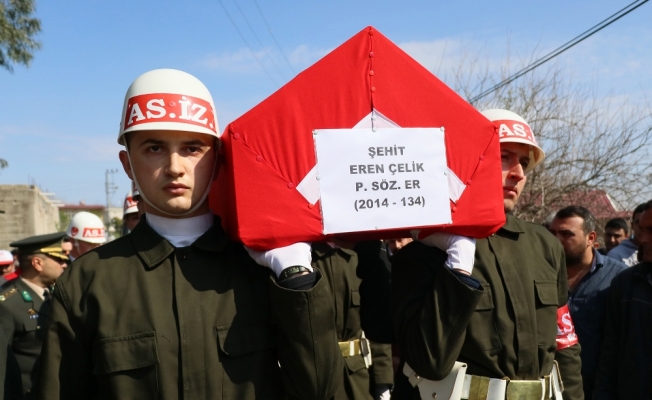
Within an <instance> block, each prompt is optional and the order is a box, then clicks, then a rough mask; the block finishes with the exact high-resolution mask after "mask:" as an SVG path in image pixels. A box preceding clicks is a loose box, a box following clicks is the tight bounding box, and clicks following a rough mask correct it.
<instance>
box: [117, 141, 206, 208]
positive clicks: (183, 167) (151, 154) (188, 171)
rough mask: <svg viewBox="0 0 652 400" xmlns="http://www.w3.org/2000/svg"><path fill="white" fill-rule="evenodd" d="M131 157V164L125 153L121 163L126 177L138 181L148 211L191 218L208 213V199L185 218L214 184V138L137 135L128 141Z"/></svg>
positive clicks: (121, 155)
mask: <svg viewBox="0 0 652 400" xmlns="http://www.w3.org/2000/svg"><path fill="white" fill-rule="evenodd" d="M129 155H130V157H131V165H130V163H129V158H128V157H127V153H126V152H124V151H122V152H120V161H121V162H122V165H123V167H124V169H125V172H126V173H127V175H129V177H130V178H131V179H134V176H135V178H136V180H137V181H138V184H139V185H140V189H141V191H142V194H144V197H145V199H146V200H147V201H143V202H142V203H143V206H144V209H145V211H146V212H148V213H151V214H154V215H160V216H164V217H168V218H170V217H172V218H174V216H177V215H178V216H179V218H189V217H193V216H197V215H202V214H205V213H207V212H208V211H209V208H208V200H206V199H205V200H204V201H203V202H202V204H201V205H200V206H199V207H198V208H197V209H196V210H195V211H194V212H193V213H191V214H188V215H184V214H185V213H186V212H187V211H188V210H190V209H191V208H193V207H194V206H195V205H196V204H197V203H199V202H200V201H201V199H202V197H203V195H204V193H205V192H206V190H207V189H208V187H209V185H210V184H211V177H212V176H213V170H214V168H215V160H216V152H215V141H214V138H213V137H212V136H209V135H204V134H200V133H194V132H181V131H139V132H134V133H133V134H132V136H131V137H130V138H129ZM148 202H150V203H151V204H148ZM152 205H154V206H155V207H156V208H158V209H159V210H162V211H163V212H164V213H161V212H159V211H158V210H157V209H156V208H154V207H152Z"/></svg>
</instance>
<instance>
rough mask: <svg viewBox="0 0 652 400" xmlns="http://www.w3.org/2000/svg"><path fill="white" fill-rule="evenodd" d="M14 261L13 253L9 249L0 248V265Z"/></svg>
mask: <svg viewBox="0 0 652 400" xmlns="http://www.w3.org/2000/svg"><path fill="white" fill-rule="evenodd" d="M13 262H14V255H13V254H11V252H10V251H9V250H0V265H9V264H12V263H13Z"/></svg>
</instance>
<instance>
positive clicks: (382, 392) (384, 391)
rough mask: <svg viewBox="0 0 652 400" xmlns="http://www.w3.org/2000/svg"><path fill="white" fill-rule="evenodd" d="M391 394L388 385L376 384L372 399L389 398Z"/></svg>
mask: <svg viewBox="0 0 652 400" xmlns="http://www.w3.org/2000/svg"><path fill="white" fill-rule="evenodd" d="M391 396H392V392H390V390H389V386H388V385H376V395H375V396H374V400H389V399H390V398H391Z"/></svg>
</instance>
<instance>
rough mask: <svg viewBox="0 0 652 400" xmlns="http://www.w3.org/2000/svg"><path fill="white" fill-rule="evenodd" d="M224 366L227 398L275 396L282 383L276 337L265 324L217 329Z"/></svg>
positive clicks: (224, 385)
mask: <svg viewBox="0 0 652 400" xmlns="http://www.w3.org/2000/svg"><path fill="white" fill-rule="evenodd" d="M215 330H216V332H217V341H218V347H219V352H220V354H219V359H220V362H221V364H222V368H223V369H224V374H225V376H224V380H223V394H224V398H267V397H266V396H269V398H275V397H274V396H276V394H277V393H279V392H280V391H281V390H282V389H281V385H282V381H281V377H280V373H279V372H280V371H279V365H278V357H277V354H276V337H275V334H274V331H273V330H272V328H271V326H269V325H267V324H264V323H251V324H248V323H247V324H232V325H222V326H217V327H216V328H215Z"/></svg>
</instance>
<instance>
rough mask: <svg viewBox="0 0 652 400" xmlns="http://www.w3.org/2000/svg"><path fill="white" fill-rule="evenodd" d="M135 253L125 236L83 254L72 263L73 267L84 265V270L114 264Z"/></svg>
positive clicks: (133, 247) (132, 245)
mask: <svg viewBox="0 0 652 400" xmlns="http://www.w3.org/2000/svg"><path fill="white" fill-rule="evenodd" d="M137 253H138V251H137V250H136V248H135V246H134V244H133V242H132V241H131V240H130V238H129V237H128V235H127V236H123V237H120V238H117V239H115V240H112V241H110V242H108V243H105V244H103V245H101V246H99V247H97V248H95V249H93V250H91V251H89V252H87V253H85V254H83V255H82V256H80V257H79V258H78V259H76V260H75V261H74V262H73V265H74V266H78V265H84V267H85V268H95V267H96V266H97V265H98V264H111V263H115V262H118V261H119V260H121V259H125V258H128V257H131V256H134V255H136V254H137Z"/></svg>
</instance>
